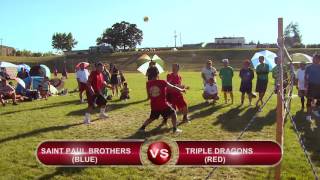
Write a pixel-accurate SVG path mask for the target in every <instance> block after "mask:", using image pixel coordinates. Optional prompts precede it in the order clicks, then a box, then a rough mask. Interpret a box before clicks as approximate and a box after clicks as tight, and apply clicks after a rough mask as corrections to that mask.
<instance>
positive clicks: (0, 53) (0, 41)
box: [0, 38, 3, 56]
mask: <svg viewBox="0 0 320 180" xmlns="http://www.w3.org/2000/svg"><path fill="white" fill-rule="evenodd" d="M2 40H3V39H2V38H0V46H1V50H0V56H2Z"/></svg>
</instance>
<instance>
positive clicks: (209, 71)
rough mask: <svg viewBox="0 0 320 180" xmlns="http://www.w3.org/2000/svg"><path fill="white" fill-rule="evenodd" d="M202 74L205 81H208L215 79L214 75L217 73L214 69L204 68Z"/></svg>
mask: <svg viewBox="0 0 320 180" xmlns="http://www.w3.org/2000/svg"><path fill="white" fill-rule="evenodd" d="M202 73H203V74H204V77H205V79H206V81H208V80H209V79H210V78H215V76H214V74H216V73H217V70H216V69H215V68H214V67H211V68H210V69H208V68H207V67H204V68H203V69H202Z"/></svg>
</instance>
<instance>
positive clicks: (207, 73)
mask: <svg viewBox="0 0 320 180" xmlns="http://www.w3.org/2000/svg"><path fill="white" fill-rule="evenodd" d="M216 75H217V70H216V68H214V67H213V66H212V60H210V59H209V60H208V61H207V64H206V67H204V68H203V69H202V72H201V77H202V80H203V85H204V86H205V85H206V83H207V81H208V80H209V79H210V78H214V80H215V77H216Z"/></svg>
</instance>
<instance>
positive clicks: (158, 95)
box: [140, 67, 185, 133]
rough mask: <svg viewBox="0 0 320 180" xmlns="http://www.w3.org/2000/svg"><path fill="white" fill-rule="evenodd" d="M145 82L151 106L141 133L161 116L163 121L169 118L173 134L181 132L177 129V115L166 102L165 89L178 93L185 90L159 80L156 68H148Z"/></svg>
mask: <svg viewBox="0 0 320 180" xmlns="http://www.w3.org/2000/svg"><path fill="white" fill-rule="evenodd" d="M148 71H149V74H148V79H149V81H148V82H147V91H148V97H149V99H150V102H151V103H150V104H151V113H150V117H149V118H148V119H147V120H146V121H145V122H144V123H143V125H142V127H141V128H140V131H141V132H144V131H145V128H146V126H148V125H149V124H150V123H152V122H153V121H154V120H156V119H158V118H159V116H160V115H161V116H162V117H163V118H164V119H167V118H168V117H171V120H172V126H173V132H174V133H176V132H182V131H181V130H180V129H178V128H177V114H176V111H175V110H174V109H173V108H172V107H171V105H170V104H169V103H168V101H167V97H166V96H167V89H173V90H175V91H179V92H185V89H181V88H179V87H176V86H173V85H171V84H170V83H168V82H167V81H165V80H159V71H158V69H157V68H156V67H150V68H149V70H148Z"/></svg>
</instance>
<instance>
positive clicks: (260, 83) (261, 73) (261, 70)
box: [256, 56, 269, 107]
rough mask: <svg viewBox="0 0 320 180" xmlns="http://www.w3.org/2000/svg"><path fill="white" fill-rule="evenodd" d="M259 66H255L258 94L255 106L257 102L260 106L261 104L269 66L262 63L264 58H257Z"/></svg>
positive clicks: (265, 89)
mask: <svg viewBox="0 0 320 180" xmlns="http://www.w3.org/2000/svg"><path fill="white" fill-rule="evenodd" d="M259 62H260V64H259V65H258V66H257V69H256V73H257V85H256V92H257V93H259V98H258V100H257V102H256V106H257V107H258V106H259V102H260V103H261V105H262V104H263V97H264V95H265V93H266V91H267V87H268V75H269V65H268V64H266V63H264V57H263V56H260V57H259Z"/></svg>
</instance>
